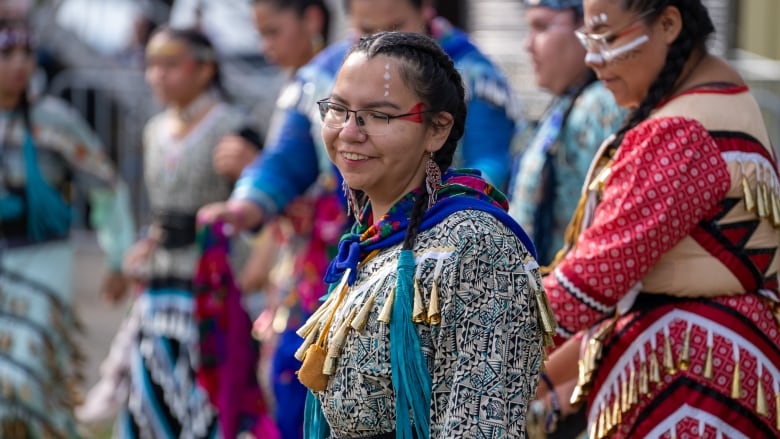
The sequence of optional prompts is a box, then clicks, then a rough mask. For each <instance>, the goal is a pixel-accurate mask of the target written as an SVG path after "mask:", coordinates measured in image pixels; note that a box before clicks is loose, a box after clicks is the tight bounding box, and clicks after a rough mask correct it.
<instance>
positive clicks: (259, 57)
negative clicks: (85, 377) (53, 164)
mask: <svg viewBox="0 0 780 439" xmlns="http://www.w3.org/2000/svg"><path fill="white" fill-rule="evenodd" d="M5 2H6V3H8V4H9V5H13V7H17V8H22V9H29V10H31V11H32V17H33V24H34V27H35V28H36V31H37V32H36V33H37V35H36V36H37V38H38V40H39V47H40V53H39V63H40V65H41V71H40V72H39V74H38V77H37V79H36V81H35V87H36V89H37V91H38V92H47V93H49V94H53V95H57V96H60V97H63V98H64V99H66V100H67V101H69V102H70V103H71V104H72V105H73V106H75V107H76V109H77V110H79V111H80V112H81V113H82V114H83V115H84V116H85V117H86V119H87V121H88V122H89V123H90V124H91V125H92V126H93V127H94V129H95V131H96V132H97V134H98V135H99V136H100V138H101V140H103V142H104V144H105V145H107V146H108V147H109V148H110V152H111V156H112V158H113V159H114V160H115V161H116V163H117V165H118V167H119V172H120V174H121V175H122V176H123V177H124V178H125V181H127V182H129V184H130V185H131V192H132V194H133V206H135V209H136V210H137V212H136V215H137V216H138V217H143V214H144V213H145V212H146V209H148V208H147V207H146V206H147V205H148V204H147V202H146V201H145V200H144V199H143V198H144V196H143V191H142V190H140V188H141V186H140V185H141V184H142V182H141V178H140V175H141V174H140V173H141V163H140V157H139V155H138V154H137V151H138V147H139V145H140V143H141V131H142V130H141V128H142V127H143V125H144V123H145V122H146V121H147V120H148V119H149V117H150V116H151V115H153V114H155V113H156V112H157V111H159V103H157V102H155V99H154V97H153V95H152V94H151V93H150V92H149V90H148V86H147V85H146V83H145V82H144V78H143V46H144V43H145V41H146V39H147V38H148V36H149V34H150V33H151V31H152V29H154V28H155V27H156V26H159V25H161V24H164V23H170V24H173V25H176V26H191V25H195V26H198V27H200V28H201V29H202V30H203V31H204V32H205V33H206V34H207V35H208V36H209V37H210V38H211V39H212V40H213V42H214V44H215V46H216V47H217V50H218V53H219V54H220V56H221V60H220V62H221V63H222V66H223V67H222V68H223V69H224V76H225V79H226V81H225V82H226V87H227V88H228V91H230V92H233V93H231V94H232V96H234V97H235V98H236V99H237V100H238V101H239V102H238V104H240V105H242V106H245V107H247V108H251V109H252V110H253V111H256V112H257V114H258V115H259V120H260V121H261V122H260V123H261V124H262V121H264V120H265V121H267V120H268V119H269V118H270V113H271V111H272V110H273V100H274V99H275V97H276V95H277V91H278V89H279V87H280V86H281V84H282V81H283V75H282V74H281V72H280V71H279V70H278V69H277V68H276V67H274V66H273V65H271V64H270V63H268V62H267V60H266V59H265V58H264V56H263V53H262V44H261V42H260V36H259V35H258V33H257V31H256V30H255V27H254V26H253V23H252V15H251V11H250V4H249V2H247V1H245V0H5ZM330 3H332V5H331V6H332V10H333V11H336V14H335V17H334V19H333V20H331V36H330V40H332V41H336V40H339V39H340V38H341V37H343V36H345V35H347V34H348V32H349V29H348V28H347V26H348V22H347V20H346V19H345V17H344V11H343V5H342V2H341V1H335V0H334V1H331V2H330ZM704 3H705V5H706V6H707V7H708V9H709V11H710V14H711V15H712V17H713V21H714V22H715V26H716V33H715V36H714V38H713V39H712V41H711V46H712V47H711V49H712V51H713V52H714V53H715V54H718V55H721V56H724V57H725V58H727V59H729V60H730V61H731V62H732V63H733V64H734V65H735V66H736V67H737V68H738V70H739V71H740V73H741V74H742V75H743V76H744V77H745V78H746V80H747V81H748V83H750V85H751V90H752V91H753V93H754V94H755V96H756V98H757V100H758V101H759V104H760V105H761V107H762V110H763V111H764V114H765V119H766V123H767V125H768V129H769V131H770V136H771V137H772V138H773V144H774V145H775V146H776V147H777V145H778V143H780V140H778V139H780V45H778V44H777V41H780V28H778V27H777V26H775V22H776V20H777V17H780V3H777V2H775V1H772V0H750V1H737V0H707V1H705V2H704ZM522 9H523V6H522V4H521V2H518V1H515V0H447V1H439V2H438V4H437V11H438V12H439V14H440V15H442V16H444V17H447V18H449V19H450V21H452V22H453V23H454V24H456V25H457V26H458V27H460V28H461V29H465V30H466V31H468V32H469V34H470V35H471V36H472V38H473V39H474V40H475V41H476V42H477V44H479V45H480V47H481V48H482V50H483V51H484V52H485V53H486V54H488V55H489V56H490V57H491V58H492V59H493V60H494V61H495V62H496V63H497V64H498V65H499V66H500V67H501V68H503V69H504V71H505V72H506V74H507V76H508V77H509V79H510V81H511V83H512V86H513V87H514V89H515V91H516V92H517V94H518V95H519V97H520V101H521V102H522V105H523V111H524V113H525V115H526V118H527V119H528V120H535V119H537V118H538V117H540V115H541V113H542V112H543V111H544V109H545V108H546V106H547V103H548V102H549V100H550V95H548V94H547V93H545V92H544V91H541V90H540V89H539V88H538V87H537V86H536V85H535V83H534V80H533V72H532V67H531V63H530V62H529V59H528V54H527V53H526V52H525V51H524V50H523V48H522V41H523V38H524V36H525V33H526V25H525V22H524V20H522ZM264 112H266V113H264Z"/></svg>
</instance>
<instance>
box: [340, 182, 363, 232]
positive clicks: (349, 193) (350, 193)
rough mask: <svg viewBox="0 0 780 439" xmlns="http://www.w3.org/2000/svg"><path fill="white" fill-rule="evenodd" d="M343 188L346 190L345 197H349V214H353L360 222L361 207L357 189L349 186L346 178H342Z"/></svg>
mask: <svg viewBox="0 0 780 439" xmlns="http://www.w3.org/2000/svg"><path fill="white" fill-rule="evenodd" d="M341 189H342V190H343V191H344V198H346V199H347V215H352V216H353V217H354V218H355V221H356V222H358V223H359V222H360V210H361V209H360V204H359V203H358V199H357V194H356V193H355V190H354V189H352V188H351V187H349V185H348V184H347V181H346V180H341Z"/></svg>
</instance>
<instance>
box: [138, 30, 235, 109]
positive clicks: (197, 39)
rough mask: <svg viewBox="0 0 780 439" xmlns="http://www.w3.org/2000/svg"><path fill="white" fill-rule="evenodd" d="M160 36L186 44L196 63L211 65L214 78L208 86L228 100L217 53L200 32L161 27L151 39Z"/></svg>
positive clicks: (228, 96) (209, 41) (228, 95)
mask: <svg viewBox="0 0 780 439" xmlns="http://www.w3.org/2000/svg"><path fill="white" fill-rule="evenodd" d="M160 34H164V35H167V36H169V37H171V38H172V39H174V40H178V41H181V42H183V43H184V44H186V45H187V47H188V48H189V49H190V53H191V54H192V57H193V58H194V59H195V60H196V61H197V62H200V63H211V64H213V65H214V76H213V77H212V78H211V82H210V83H209V85H211V86H212V87H214V88H215V89H216V90H217V91H218V92H219V93H220V94H221V95H222V98H223V99H225V100H230V94H229V93H228V92H227V89H226V88H225V86H224V84H223V83H222V73H221V71H220V68H219V60H218V58H217V51H216V49H215V48H214V45H213V44H212V43H211V40H210V39H209V37H207V36H206V35H205V34H204V33H203V32H201V31H200V30H198V29H196V28H193V27H190V28H175V27H170V26H162V27H160V28H158V29H156V30H155V31H154V33H153V34H152V37H154V36H156V35H160Z"/></svg>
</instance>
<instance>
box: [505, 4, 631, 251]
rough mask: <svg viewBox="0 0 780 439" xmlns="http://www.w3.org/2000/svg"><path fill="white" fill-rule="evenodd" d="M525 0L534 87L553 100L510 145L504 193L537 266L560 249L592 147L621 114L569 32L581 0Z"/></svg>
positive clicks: (577, 19)
mask: <svg viewBox="0 0 780 439" xmlns="http://www.w3.org/2000/svg"><path fill="white" fill-rule="evenodd" d="M524 3H525V5H526V9H525V20H526V23H527V25H528V33H527V35H526V39H525V43H524V46H525V50H526V51H527V52H528V54H529V56H530V58H531V62H532V64H533V69H534V77H535V79H536V84H537V85H538V86H539V87H540V88H541V89H543V90H545V91H547V92H549V93H551V94H552V95H553V99H552V101H551V102H550V105H549V107H548V108H547V110H546V111H545V112H544V114H543V115H542V117H541V118H540V120H539V123H538V125H537V127H536V129H535V130H534V132H533V135H532V138H531V139H530V141H527V143H526V144H524V145H519V146H518V147H516V148H513V150H519V153H518V154H517V156H516V157H515V163H514V170H513V173H512V176H511V183H510V185H509V190H508V192H507V195H508V196H509V197H510V208H509V213H510V215H512V217H513V218H514V219H515V220H516V221H517V222H518V223H520V225H522V226H523V228H524V229H525V230H526V231H527V232H528V234H529V235H531V238H532V239H533V241H534V245H535V246H536V249H537V251H538V260H539V263H540V264H542V265H548V264H549V263H550V262H551V261H552V259H553V257H554V256H555V253H556V252H557V251H558V250H559V249H560V248H561V247H562V246H563V237H564V233H565V230H566V226H567V224H568V223H569V219H570V218H571V216H572V213H573V212H574V209H575V208H576V207H577V202H578V201H579V199H580V189H581V187H582V183H583V181H584V180H585V175H586V173H587V172H588V167H589V166H590V162H591V160H592V159H593V156H594V155H595V153H596V150H597V149H598V147H599V145H601V143H602V142H603V141H604V139H606V138H607V137H608V136H609V135H610V134H611V133H613V132H615V131H616V130H617V129H618V128H619V127H620V124H621V122H622V121H623V118H624V115H625V112H624V111H623V110H622V109H620V107H619V106H618V105H617V104H616V103H615V99H614V98H613V97H612V94H611V93H610V92H609V90H607V89H606V88H604V85H603V84H602V83H601V82H600V81H597V80H596V75H595V74H594V73H593V71H592V70H591V69H590V68H588V66H587V65H585V49H583V47H582V45H581V44H580V43H579V41H578V40H577V37H576V36H575V35H574V30H575V29H577V28H578V27H579V26H581V25H582V24H583V17H582V0H525V2H524ZM516 141H517V142H518V143H520V142H524V141H526V136H524V135H518V137H517V139H516Z"/></svg>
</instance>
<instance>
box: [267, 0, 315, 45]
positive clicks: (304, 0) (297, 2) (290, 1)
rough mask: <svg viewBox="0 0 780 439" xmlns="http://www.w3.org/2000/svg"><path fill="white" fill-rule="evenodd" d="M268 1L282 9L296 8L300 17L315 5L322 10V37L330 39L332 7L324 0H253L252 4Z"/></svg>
mask: <svg viewBox="0 0 780 439" xmlns="http://www.w3.org/2000/svg"><path fill="white" fill-rule="evenodd" d="M260 3H267V4H270V5H273V6H274V7H275V8H276V9H278V10H280V11H288V10H294V11H295V12H296V13H297V14H298V16H299V17H303V14H304V13H305V12H306V9H308V8H309V7H315V8H317V9H319V10H320V11H321V12H322V18H323V22H322V38H323V39H324V40H325V41H328V36H329V34H330V8H328V5H327V4H326V2H325V1H324V0H252V4H255V5H257V4H260Z"/></svg>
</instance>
